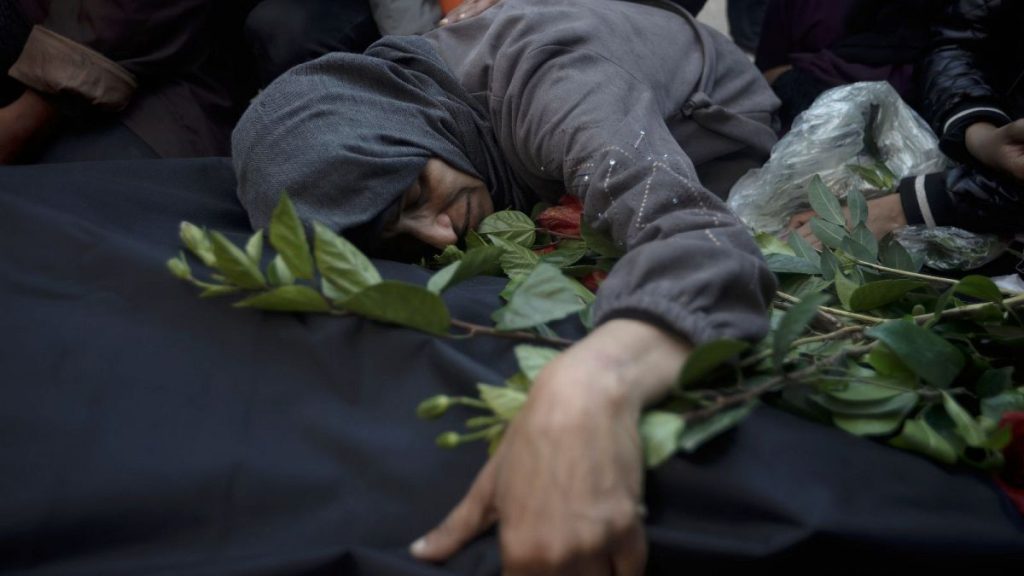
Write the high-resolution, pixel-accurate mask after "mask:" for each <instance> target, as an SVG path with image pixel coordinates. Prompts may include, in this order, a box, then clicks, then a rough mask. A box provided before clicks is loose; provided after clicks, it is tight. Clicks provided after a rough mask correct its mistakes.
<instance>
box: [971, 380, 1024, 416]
mask: <svg viewBox="0 0 1024 576" xmlns="http://www.w3.org/2000/svg"><path fill="white" fill-rule="evenodd" d="M1007 412H1024V388H1020V389H1017V390H1007V391H1006V392H1003V393H1002V394H997V395H996V396H991V397H989V398H983V399H982V400H981V414H982V416H984V417H985V418H988V419H989V420H992V421H993V422H998V421H999V420H1000V419H1002V417H1003V414H1006V413H1007Z"/></svg>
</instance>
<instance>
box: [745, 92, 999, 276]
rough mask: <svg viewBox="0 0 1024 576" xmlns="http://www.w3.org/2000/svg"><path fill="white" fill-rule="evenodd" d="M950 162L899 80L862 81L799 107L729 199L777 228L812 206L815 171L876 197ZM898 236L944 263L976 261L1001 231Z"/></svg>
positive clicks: (912, 231)
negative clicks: (897, 87) (810, 195)
mask: <svg viewBox="0 0 1024 576" xmlns="http://www.w3.org/2000/svg"><path fill="white" fill-rule="evenodd" d="M948 166H949V161H948V160H947V159H946V157H945V156H944V155H943V154H942V152H940V151H939V143H938V139H937V138H936V137H935V134H934V133H933V132H932V131H931V128H929V127H928V125H927V124H926V123H925V122H924V120H922V119H921V117H920V116H918V115H917V113H916V112H914V111H913V110H912V109H911V108H910V107H909V106H907V105H906V104H905V103H904V102H903V100H902V99H901V98H900V96H899V94H897V93H896V91H895V90H894V89H893V88H892V86H890V85H889V84H888V83H887V82H860V83H857V84H850V85H847V86H840V87H838V88H833V89H831V90H829V91H827V92H825V93H824V94H822V95H821V96H820V97H818V99H817V100H815V102H814V104H813V105H812V106H811V107H810V108H809V109H808V110H806V111H805V112H803V113H802V114H800V115H799V116H798V117H797V118H796V121H795V122H794V123H793V129H792V130H791V131H790V132H789V134H787V135H786V136H785V137H783V138H782V140H780V141H779V142H778V143H777V144H776V145H775V147H774V148H773V149H772V156H771V159H770V160H769V161H768V162H767V163H766V164H765V165H764V167H762V168H759V169H756V170H751V171H750V172H748V173H747V174H745V175H744V176H743V177H742V178H740V180H739V181H738V182H736V184H735V186H733V188H732V191H731V192H730V193H729V207H730V208H732V210H733V211H734V212H736V214H737V215H739V217H740V218H742V219H743V221H744V222H746V224H747V225H748V226H750V227H751V228H753V229H754V230H756V231H758V232H769V233H773V234H774V233H778V232H780V231H781V230H783V229H784V228H785V227H786V224H787V223H788V222H789V218H790V217H791V216H792V215H793V214H796V213H798V212H803V211H805V210H809V209H810V204H809V203H808V201H807V187H808V186H809V184H810V182H811V179H812V178H813V177H814V176H815V175H818V176H821V178H822V180H824V182H825V184H826V185H827V186H828V188H829V189H830V190H831V191H832V192H834V193H835V194H836V195H837V196H839V197H840V198H845V197H846V194H847V193H848V192H849V191H850V190H852V189H859V190H861V191H862V192H863V193H864V196H865V197H867V198H868V199H871V198H877V197H879V196H884V195H886V194H890V193H892V192H893V190H894V188H895V186H896V185H897V184H898V183H899V181H900V179H902V178H904V177H907V176H916V175H919V174H929V173H932V172H939V171H942V170H944V169H946V168H947V167H948ZM897 240H899V241H900V243H901V244H903V245H904V247H905V248H907V250H909V251H911V252H912V253H916V254H917V255H920V256H921V257H923V258H924V261H925V263H926V264H928V265H929V266H931V267H933V268H940V269H954V268H961V269H966V268H974V267H977V266H980V265H982V264H984V263H985V262H988V261H989V260H991V259H992V258H993V257H995V255H998V253H999V251H1000V250H1001V245H1000V244H999V241H998V240H997V239H996V238H995V237H992V236H982V235H977V234H972V233H969V232H965V231H963V230H960V229H957V228H949V227H939V228H932V229H927V228H925V227H923V226H912V227H908V228H906V229H904V230H903V231H901V233H900V234H898V235H897Z"/></svg>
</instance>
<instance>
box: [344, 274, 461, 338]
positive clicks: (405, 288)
mask: <svg viewBox="0 0 1024 576" xmlns="http://www.w3.org/2000/svg"><path fill="white" fill-rule="evenodd" d="M339 307H340V308H342V309H343V310H348V311H349V312H352V313H354V314H359V315H360V316H365V317H366V318H370V319H371V320H377V321H379V322H386V323H388V324H397V325H398V326H406V327H408V328H414V329H416V330H421V331H423V332H427V333H430V334H445V333H446V332H447V331H448V327H449V326H450V325H451V318H450V316H449V315H448V308H447V306H445V304H444V300H441V297H440V296H438V295H437V294H434V293H433V292H430V291H429V290H427V289H426V288H421V287H419V286H414V285H412V284H405V283H403V282H395V281H391V280H385V281H382V282H380V283H379V284H374V285H372V286H368V287H366V288H363V289H362V290H360V291H359V292H357V293H355V294H353V295H352V296H350V297H349V298H348V299H346V300H343V301H342V302H340V303H339Z"/></svg>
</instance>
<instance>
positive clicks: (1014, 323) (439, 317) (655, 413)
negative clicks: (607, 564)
mask: <svg viewBox="0 0 1024 576" xmlns="http://www.w3.org/2000/svg"><path fill="white" fill-rule="evenodd" d="M809 200H810V203H811V206H812V207H813V208H814V210H815V211H816V213H817V214H818V217H816V218H814V219H812V221H811V226H812V229H813V230H814V232H815V234H816V236H817V237H818V238H819V239H820V240H821V242H822V244H823V248H822V249H821V250H820V251H818V250H815V249H814V248H812V247H811V246H810V245H809V244H808V243H807V242H806V241H805V240H803V239H802V238H801V237H800V236H799V235H797V234H791V235H790V236H789V238H788V240H787V241H785V242H784V241H782V240H779V239H778V238H776V237H774V236H768V235H763V236H758V238H757V240H758V244H759V245H760V246H761V249H762V251H763V253H764V255H765V259H766V260H767V262H768V265H769V267H770V268H771V270H772V271H773V272H774V273H775V274H776V275H777V276H778V279H779V286H780V290H779V292H778V293H777V294H776V298H775V300H774V303H773V306H772V310H771V315H772V330H771V332H770V334H769V335H768V337H767V338H765V339H764V340H763V341H761V342H759V343H756V344H751V343H747V342H740V341H733V340H722V341H716V342H711V343H707V344H704V345H702V346H699V347H697V348H696V349H695V350H693V352H692V354H691V355H690V357H689V358H688V360H687V362H686V364H685V367H684V369H683V370H682V372H681V374H680V375H679V377H678V381H677V382H676V386H675V387H674V389H673V391H672V393H671V394H670V395H669V397H668V398H666V399H665V400H664V401H663V402H662V403H661V404H659V405H658V406H655V407H652V408H649V409H648V410H647V411H646V412H645V413H644V415H643V417H642V419H641V421H640V423H639V426H640V431H641V437H642V439H643V442H644V453H645V460H646V463H647V465H648V466H650V467H654V466H657V465H659V464H660V463H662V462H664V461H665V460H666V459H667V458H669V457H670V456H672V455H673V454H674V453H676V452H677V451H683V452H693V451H695V450H697V449H698V448H699V447H700V446H701V445H702V444H703V443H705V442H707V441H708V440H709V439H711V438H713V437H715V436H717V435H719V434H721V433H723V432H724V431H726V430H728V429H730V428H732V427H733V426H736V425H737V424H739V423H740V422H742V420H743V419H744V418H746V417H747V416H748V415H749V414H750V413H751V412H752V411H753V410H754V409H755V408H756V407H757V406H758V405H759V404H760V403H761V402H767V403H771V404H773V405H776V406H780V407H783V408H785V409H788V410H792V411H795V412H798V413H800V414H802V415H804V416H807V417H809V418H813V419H815V420H818V421H820V422H822V423H826V424H830V425H834V426H837V427H839V428H841V429H843V430H845V431H847V432H849V433H851V434H855V435H858V436H864V437H870V438H873V439H876V440H878V441H881V442H886V443H888V444H890V445H891V446H894V447H896V448H901V449H905V450H910V451H914V452H918V453H921V454H924V455H926V456H928V457H930V458H933V459H935V460H938V461H940V462H944V463H947V464H954V463H958V462H959V463H963V464H966V465H969V466H974V467H978V468H982V469H987V470H999V469H1002V468H1004V463H1005V462H1006V458H1007V457H1008V456H1009V457H1010V458H1011V459H1014V460H1013V462H1012V463H1011V468H1013V470H1011V472H1012V473H1013V474H1016V475H1017V476H1024V466H1022V465H1021V463H1020V462H1018V461H1024V425H1022V426H1018V427H1017V428H1016V429H1017V432H1014V428H1013V426H1011V425H1009V424H1010V423H1012V422H1013V421H1015V420H1014V419H1015V418H1018V419H1020V420H1021V421H1022V422H1024V418H1022V417H1021V413H1024V388H1022V387H1020V386H1019V385H1018V383H1017V380H1016V379H1015V377H1014V375H1015V372H1014V369H1015V362H1016V357H1017V354H1016V353H1017V351H1018V350H1019V349H1020V347H1021V345H1022V344H1024V323H1022V321H1021V318H1020V316H1019V312H1020V309H1021V307H1022V306H1024V296H1020V295H1016V296H1011V295H1006V294H1004V293H1003V292H1001V291H1000V289H999V288H998V287H997V286H996V285H995V284H994V283H993V282H992V281H991V280H990V279H988V278H985V277H982V276H967V277H965V278H962V279H959V280H954V279H947V278H941V277H937V276H931V275H927V274H922V273H921V272H920V268H921V264H920V263H919V262H918V261H916V260H915V259H914V258H912V257H911V256H910V254H908V252H907V251H906V250H904V249H903V247H902V246H901V245H900V244H899V243H897V242H895V241H893V240H892V239H891V238H889V239H886V240H885V241H883V242H881V243H879V242H878V241H876V239H875V237H874V236H873V235H872V234H871V232H870V231H869V230H868V229H867V227H866V226H865V221H866V219H867V203H866V201H865V200H864V197H863V196H862V195H861V194H860V193H859V192H856V191H854V192H852V193H850V194H849V195H848V197H847V205H846V209H845V211H844V208H843V206H842V205H841V204H840V203H839V201H838V200H837V199H836V197H835V195H833V194H832V193H831V192H830V191H829V190H828V189H827V188H826V187H825V185H824V184H823V183H822V182H821V181H820V179H818V180H816V181H815V182H814V184H813V185H812V186H811V189H810V192H809ZM847 214H848V216H847ZM580 215H581V206H580V205H579V203H578V200H575V199H574V198H571V197H567V198H566V199H565V200H563V202H562V203H561V204H560V205H558V206H539V207H538V208H537V209H535V210H534V218H531V217H530V216H528V215H526V214H523V213H520V212H515V211H501V212H497V213H495V214H492V215H491V216H489V217H488V218H486V219H485V220H484V221H483V222H482V223H481V225H480V226H479V228H478V230H476V231H475V232H471V233H470V235H469V238H468V239H467V243H466V249H465V250H462V249H459V248H456V247H454V246H452V247H449V248H448V249H446V250H445V251H444V252H443V253H442V254H440V255H438V256H437V257H435V258H434V261H433V262H423V264H425V265H429V266H432V267H434V268H437V271H436V272H435V273H434V274H433V275H432V277H431V278H430V280H429V282H428V283H427V284H426V286H419V285H414V284H409V283H403V282H396V281H391V280H384V279H382V278H381V276H380V274H379V273H378V272H377V270H376V268H375V267H374V265H373V263H372V262H371V261H370V260H369V259H368V258H366V257H365V256H364V255H363V254H362V253H361V252H360V251H359V250H358V249H357V248H356V247H355V246H354V245H352V244H351V243H349V242H348V241H347V240H345V239H344V238H343V237H341V236H339V235H337V234H335V233H334V232H333V231H331V230H330V229H328V228H326V227H324V226H322V225H320V224H314V225H313V229H312V235H311V236H312V241H310V238H309V237H308V236H309V235H308V234H307V231H306V229H305V228H304V227H303V225H302V224H301V223H300V221H299V219H298V217H297V216H296V214H295V211H294V208H293V206H292V204H291V202H290V201H289V200H288V198H287V196H282V198H281V201H280V203H279V205H278V206H277V208H276V210H275V211H274V214H273V217H272V220H271V223H270V226H269V230H268V231H266V233H264V231H259V232H256V233H255V234H254V235H253V236H252V237H251V238H250V239H249V240H248V242H246V243H245V245H244V246H236V245H234V244H233V243H232V242H231V241H230V240H228V239H227V238H226V237H225V236H223V235H222V234H219V233H217V232H214V231H206V230H204V229H201V228H199V227H197V226H195V225H192V224H190V223H187V222H184V223H182V225H181V239H182V242H183V243H184V244H185V246H186V247H187V248H188V250H189V252H190V253H191V255H192V256H191V257H189V256H187V255H186V254H185V253H180V254H179V255H178V256H177V257H175V258H173V259H171V260H170V261H169V262H168V266H169V268H170V270H171V271H172V273H174V275H175V276H177V277H179V278H181V279H183V280H185V281H188V282H190V283H192V284H194V285H196V286H197V287H199V288H201V289H202V292H201V296H202V297H204V298H205V297H215V296H227V295H235V296H238V297H240V298H239V299H238V300H237V301H236V302H235V303H234V305H235V306H237V307H241V308H256V309H260V310H267V311H276V312H305V313H323V314H335V315H348V314H354V315H358V316H363V317H366V318H369V319H371V320H375V321H379V322H385V323H389V324H394V325H398V326H405V327H408V328H412V329H416V330H421V331H423V332H426V333H429V334H433V335H436V336H438V337H467V336H473V337H503V338H512V339H515V340H518V341H520V342H521V343H520V344H519V345H517V346H516V347H515V355H516V358H517V360H518V365H519V371H518V372H517V373H515V374H511V375H509V378H508V379H507V380H506V381H505V382H503V383H494V382H492V383H480V384H478V386H477V392H478V394H477V395H476V396H466V397H451V396H435V397H433V398H428V399H426V400H424V402H423V403H422V404H421V405H420V406H419V409H418V413H419V415H420V416H421V417H423V418H436V417H438V416H440V415H442V414H444V413H445V412H446V411H447V410H448V409H449V408H450V407H452V406H456V405H458V406H465V407H468V408H470V409H472V410H474V411H476V412H477V414H475V415H473V416H472V417H470V418H469V419H468V420H467V421H466V422H465V426H466V430H464V431H462V432H455V431H449V432H444V433H442V434H441V435H440V436H438V438H437V442H438V444H440V445H441V446H444V447H454V446H457V445H459V444H462V443H465V442H469V441H474V440H482V441H485V442H489V443H490V444H491V446H492V448H493V447H494V446H496V445H497V443H498V442H500V440H501V436H502V433H503V432H504V430H505V428H506V426H507V425H508V423H509V421H510V420H511V419H512V418H513V417H515V415H516V413H517V411H518V410H519V408H520V407H521V406H522V404H523V403H524V402H525V400H526V397H527V395H528V394H529V392H530V385H531V382H532V380H533V378H534V377H535V376H536V375H537V373H538V372H539V371H540V370H541V369H542V368H543V367H544V365H545V364H546V363H547V362H548V361H550V360H551V359H552V358H554V357H555V356H556V355H557V354H558V353H559V352H560V350H561V349H562V348H564V347H566V346H568V345H570V344H572V342H571V341H569V340H566V339H564V338H562V337H560V336H559V335H558V334H557V333H555V331H554V330H552V328H551V327H550V324H551V323H552V322H554V321H556V320H560V319H563V318H566V317H569V316H572V315H578V316H579V319H580V321H581V322H582V323H583V324H584V326H586V327H588V328H589V327H590V319H589V318H590V315H589V312H590V306H591V304H592V303H593V301H594V298H595V296H594V292H593V291H592V290H594V289H596V287H597V285H598V284H599V283H600V281H601V279H603V277H604V276H606V275H607V272H608V270H610V269H611V267H612V266H613V265H614V263H615V260H616V259H617V258H618V257H619V256H621V252H620V250H619V249H618V247H617V246H616V245H614V244H613V243H612V242H611V241H610V240H609V239H607V238H606V237H603V236H601V235H600V234H597V233H595V232H594V231H593V230H591V229H589V228H588V227H587V226H586V225H585V224H584V223H582V222H581V218H580ZM264 239H268V240H269V243H270V245H271V246H272V247H273V249H274V250H275V251H276V254H275V255H274V256H273V258H269V263H267V264H266V265H265V266H263V262H264V261H265V260H267V259H265V258H264V255H263V252H264ZM196 261H198V263H201V264H202V267H203V268H204V271H203V273H202V274H197V273H196V272H194V271H193V265H194V264H195V263H196ZM484 274H486V275H495V274H503V275H505V276H507V277H508V283H507V285H506V287H505V289H504V290H503V291H502V293H501V296H502V298H503V301H504V305H503V306H501V307H500V308H498V309H497V310H495V311H494V313H493V316H492V319H493V321H494V323H493V325H479V324H473V323H470V322H466V321H464V320H461V319H458V318H453V317H451V315H450V313H449V311H448V308H447V307H446V305H445V303H444V300H443V299H442V298H441V294H442V293H443V292H444V291H445V290H447V289H448V288H450V287H452V286H454V285H456V284H457V283H459V282H462V281H464V280H467V279H469V278H472V277H474V276H478V275H484ZM588 286H589V288H588ZM1015 434H1016V436H1015ZM1015 438H1016V439H1015ZM1018 468H1020V470H1017V469H1018ZM1004 477H1006V476H1005V474H1004ZM1009 482H1010V483H1011V484H1014V483H1019V484H1020V485H1021V486H1022V487H1024V478H1016V479H1011V480H1010V481H1009Z"/></svg>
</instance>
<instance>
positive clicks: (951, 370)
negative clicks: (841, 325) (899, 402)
mask: <svg viewBox="0 0 1024 576" xmlns="http://www.w3.org/2000/svg"><path fill="white" fill-rule="evenodd" d="M866 333H867V335H868V336H870V337H872V338H876V339H878V340H880V341H882V342H883V343H884V344H885V345H886V346H888V347H889V349H890V350H892V351H893V353H895V354H896V355H897V356H898V357H899V358H900V360H901V361H903V363H904V364H906V365H907V367H908V368H910V369H911V370H913V371H914V373H915V374H917V375H918V376H920V377H921V378H923V379H924V380H925V381H926V382H928V383H930V384H934V385H935V386H938V387H940V388H947V387H949V385H950V384H952V383H953V380H954V379H956V377H957V375H958V374H960V371H961V370H962V369H963V367H964V364H965V360H964V356H963V354H961V353H960V351H959V350H957V348H956V347H955V346H953V345H952V344H950V343H949V342H947V341H946V340H945V339H943V338H942V337H940V336H937V335H935V334H934V333H932V332H929V331H928V330H925V329H924V328H921V327H920V326H918V325H917V324H915V323H914V322H912V321H910V320H907V319H901V320H890V321H888V322H886V323H885V324H882V325H880V326H874V327H872V328H869V329H868V330H867V332H866Z"/></svg>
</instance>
